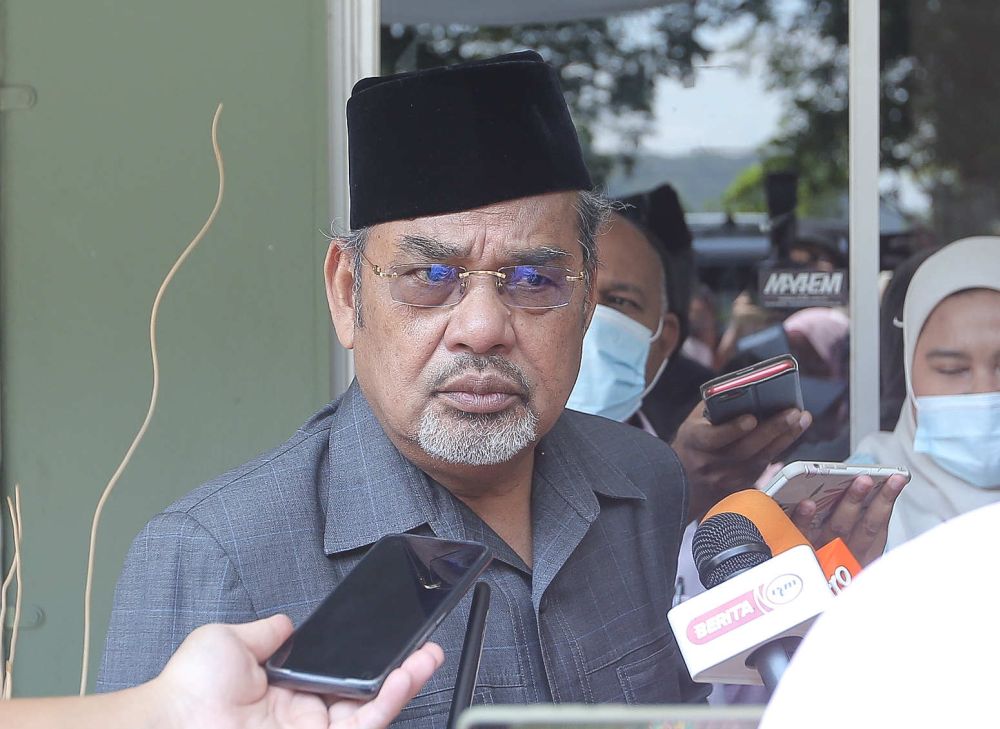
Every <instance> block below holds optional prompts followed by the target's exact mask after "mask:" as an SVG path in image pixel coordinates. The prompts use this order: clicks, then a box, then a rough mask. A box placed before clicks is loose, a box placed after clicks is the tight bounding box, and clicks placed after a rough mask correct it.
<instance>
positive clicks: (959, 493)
mask: <svg viewBox="0 0 1000 729" xmlns="http://www.w3.org/2000/svg"><path fill="white" fill-rule="evenodd" d="M902 327H903V366H904V368H905V374H906V390H907V399H906V402H905V403H904V404H903V409H902V411H901V412H900V415H899V421H898V422H897V424H896V429H895V430H894V431H893V432H891V433H884V432H880V433H876V434H873V435H869V436H868V437H866V438H864V439H863V440H862V441H861V443H860V444H859V445H858V448H857V452H856V453H855V454H854V456H852V458H851V460H852V461H854V462H861V461H865V462H869V463H883V464H887V465H902V466H905V467H906V468H908V469H909V471H910V473H911V474H912V479H911V481H910V483H909V484H908V485H907V486H906V488H905V489H903V492H902V493H901V494H900V495H899V498H898V499H897V500H896V505H895V507H894V509H893V512H892V518H891V519H890V522H889V539H888V543H887V545H886V549H892V548H893V547H896V546H898V545H900V544H902V543H903V542H905V541H908V540H910V539H913V538H914V537H916V536H918V535H919V534H922V533H923V532H925V531H927V530H929V529H931V528H933V527H934V526H936V525H938V524H940V523H941V522H944V521H947V520H948V519H951V518H952V517H955V516H958V515H959V514H963V513H965V512H967V511H972V510H973V509H977V508H979V507H981V506H985V505H987V504H991V503H994V502H1000V238H998V237H978V238H965V239H963V240H959V241H956V242H954V243H951V244H950V245H947V246H945V247H944V248H942V249H941V250H940V251H938V252H937V253H935V254H934V255H933V256H931V257H930V258H928V259H927V260H926V261H924V263H923V264H921V266H920V268H918V269H917V272H916V273H915V274H914V276H913V280H912V281H911V283H910V287H909V289H908V291H907V294H906V301H905V303H904V304H903V322H902Z"/></svg>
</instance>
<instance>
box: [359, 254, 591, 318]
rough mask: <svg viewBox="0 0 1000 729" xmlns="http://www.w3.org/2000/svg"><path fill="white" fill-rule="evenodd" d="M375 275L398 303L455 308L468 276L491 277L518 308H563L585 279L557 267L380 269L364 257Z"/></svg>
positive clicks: (506, 299)
mask: <svg viewBox="0 0 1000 729" xmlns="http://www.w3.org/2000/svg"><path fill="white" fill-rule="evenodd" d="M362 258H364V260H365V263H367V264H368V265H369V266H371V267H372V271H374V272H375V275H376V276H379V277H381V278H384V279H388V280H389V294H390V295H391V296H392V300H393V301H395V302H397V303H399V304H408V305H410V306H421V307H428V308H430V307H438V306H455V304H457V303H458V302H459V301H461V300H462V297H463V296H465V290H466V288H467V283H468V280H469V276H472V275H480V276H493V277H494V278H495V279H496V287H497V291H498V292H499V293H500V297H501V298H502V299H503V300H504V302H506V303H507V304H508V305H509V306H513V307H516V308H518V309H557V308H559V307H560V306H566V304H568V303H569V300H570V297H571V296H572V295H573V287H574V286H575V285H576V282H577V281H582V280H583V278H584V274H583V271H581V272H580V273H579V274H574V273H573V272H572V271H570V270H569V269H566V268H560V267H559V266H531V265H521V266H504V267H503V268H499V269H497V270H496V271H470V270H469V269H467V268H464V267H462V266H452V265H450V264H447V263H401V264H399V265H397V266H390V267H389V268H382V267H381V266H378V265H376V264H374V263H372V262H371V261H369V260H368V259H367V258H365V257H364V256H362Z"/></svg>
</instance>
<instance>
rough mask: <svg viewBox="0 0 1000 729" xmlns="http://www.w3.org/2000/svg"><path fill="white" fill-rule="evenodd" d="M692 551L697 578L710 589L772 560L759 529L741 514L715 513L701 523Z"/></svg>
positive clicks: (769, 550) (696, 532)
mask: <svg viewBox="0 0 1000 729" xmlns="http://www.w3.org/2000/svg"><path fill="white" fill-rule="evenodd" d="M691 549H692V551H693V552H694V563H695V565H696V566H697V568H698V577H699V578H700V579H701V583H702V584H703V585H704V586H705V587H706V589H709V590H710V589H712V588H713V587H715V586H716V585H720V584H722V583H723V582H725V581H726V580H728V579H729V578H730V577H735V576H736V575H738V574H740V573H742V572H746V571H747V570H748V569H752V568H753V567H756V566H757V565H759V564H763V563H764V562H766V561H767V560H769V559H771V549H770V548H769V547H768V546H767V544H766V543H765V541H764V537H762V536H761V533H760V530H759V529H757V527H756V526H754V524H753V522H752V521H750V520H749V519H747V518H746V517H745V516H743V515H742V514H733V513H725V514H716V515H715V516H713V517H711V518H710V519H706V520H705V521H703V522H702V523H701V524H700V525H699V526H698V528H697V529H696V530H695V533H694V540H693V541H692V544H691Z"/></svg>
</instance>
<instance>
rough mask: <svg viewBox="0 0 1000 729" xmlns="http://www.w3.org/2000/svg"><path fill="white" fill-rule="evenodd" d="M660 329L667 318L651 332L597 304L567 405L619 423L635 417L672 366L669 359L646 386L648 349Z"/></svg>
mask: <svg viewBox="0 0 1000 729" xmlns="http://www.w3.org/2000/svg"><path fill="white" fill-rule="evenodd" d="M661 331H663V319H662V317H661V318H660V324H659V326H657V328H656V331H655V332H651V331H650V330H649V329H647V328H646V327H644V326H643V325H642V324H640V323H639V322H637V321H635V320H634V319H631V318H629V317H628V316H626V315H625V314H622V313H621V312H620V311H616V310H615V309H612V308H611V307H608V306H604V305H603V304H598V306H597V308H596V309H595V310H594V318H593V319H592V320H591V322H590V328H589V329H588V330H587V335H586V336H585V337H584V338H583V357H582V359H581V360H580V374H579V375H578V376H577V378H576V385H575V386H574V387H573V392H571V393H570V395H569V402H567V403H566V407H568V408H571V409H573V410H579V411H581V412H584V413H590V414H591V415H602V416H604V417H605V418H611V419H612V420H618V421H620V422H624V421H626V420H628V419H629V418H630V417H632V415H634V414H635V412H636V411H637V410H638V409H639V406H640V405H641V404H642V399H643V398H644V397H645V396H646V395H647V394H649V391H650V390H652V389H653V385H655V384H656V381H657V380H658V379H659V377H660V375H661V374H662V373H663V370H664V368H666V366H667V360H666V359H664V360H663V364H661V365H660V369H659V371H657V373H656V377H654V378H653V380H652V382H650V383H649V385H648V386H647V385H646V360H647V358H648V357H649V346H650V344H651V343H652V342H654V341H656V339H657V338H659V336H660V332H661Z"/></svg>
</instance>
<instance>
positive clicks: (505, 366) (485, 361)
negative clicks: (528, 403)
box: [431, 354, 532, 394]
mask: <svg viewBox="0 0 1000 729" xmlns="http://www.w3.org/2000/svg"><path fill="white" fill-rule="evenodd" d="M486 370H491V371H492V372H496V373H498V374H500V375H502V376H504V377H506V378H507V379H508V380H510V381H512V382H514V383H516V384H517V385H518V387H520V388H521V389H522V390H524V392H526V393H529V394H530V393H531V391H532V387H531V382H530V381H529V380H528V378H527V376H526V375H525V374H524V370H522V369H521V368H520V367H518V366H517V365H516V364H514V363H513V362H511V361H510V360H509V359H505V358H504V357H501V356H500V355H498V354H492V355H481V354H460V355H458V356H457V357H455V359H453V360H452V361H451V362H449V363H448V364H447V365H446V366H445V367H444V369H443V370H442V371H441V372H439V373H437V375H436V376H435V377H434V381H433V383H431V389H432V390H436V389H438V388H439V387H441V386H442V385H444V384H445V383H446V382H448V381H449V380H452V379H454V378H457V377H459V376H461V375H464V374H465V373H467V372H469V371H476V372H485V371H486Z"/></svg>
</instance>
